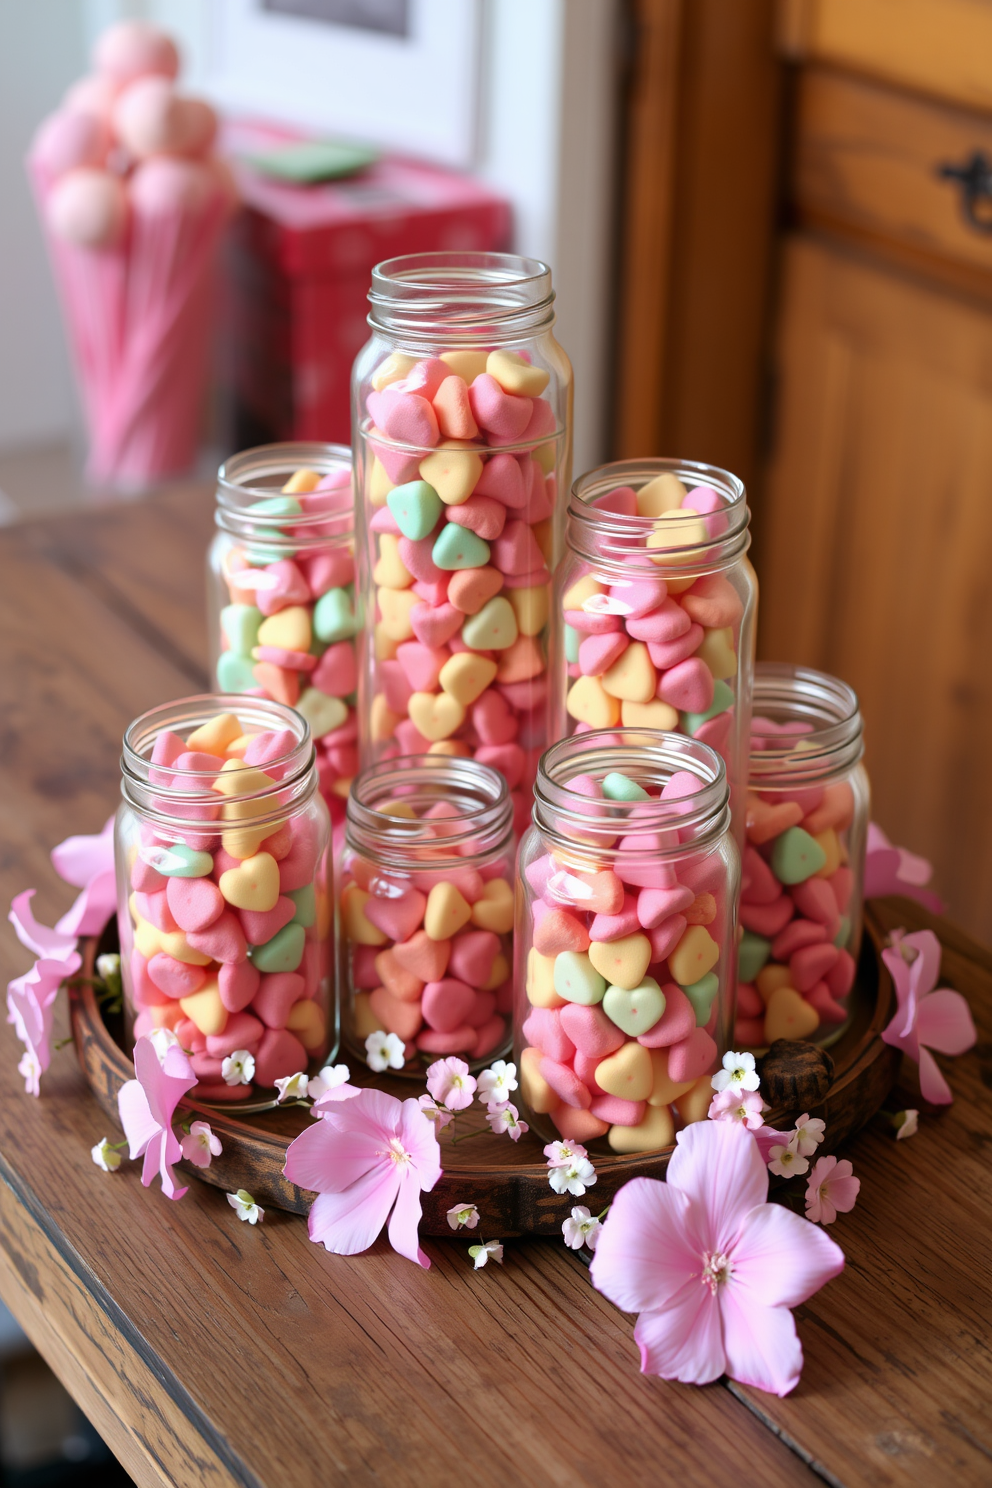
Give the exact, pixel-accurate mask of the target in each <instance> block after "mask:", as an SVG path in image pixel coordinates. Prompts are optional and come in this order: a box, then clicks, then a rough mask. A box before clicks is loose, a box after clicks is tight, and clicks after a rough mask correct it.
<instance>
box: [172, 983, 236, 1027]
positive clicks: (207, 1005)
mask: <svg viewBox="0 0 992 1488" xmlns="http://www.w3.org/2000/svg"><path fill="white" fill-rule="evenodd" d="M179 1006H180V1007H181V1008H182V1010H183V1012H184V1013H185V1015H186V1017H187V1018H189V1020H190V1022H191V1023H195V1024H196V1026H197V1028H198V1029H199V1030H200V1032H201V1033H202V1034H204V1035H205V1036H206V1037H208V1038H209V1036H210V1035H211V1034H218V1033H223V1031H224V1028H225V1025H226V1023H227V1020H228V1017H229V1016H230V1014H229V1013H228V1011H227V1008H226V1007H225V1006H224V1004H223V1003H222V1002H221V1000H220V992H219V991H218V990H217V983H216V982H212V983H210V985H209V986H206V987H204V988H203V990H202V991H200V992H194V993H193V994H192V996H190V997H183V998H181V999H180V1002H179Z"/></svg>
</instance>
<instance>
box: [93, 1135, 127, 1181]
mask: <svg viewBox="0 0 992 1488" xmlns="http://www.w3.org/2000/svg"><path fill="white" fill-rule="evenodd" d="M90 1157H91V1158H92V1159H93V1161H94V1162H95V1163H96V1165H97V1167H98V1168H102V1169H103V1171H104V1172H105V1173H116V1172H117V1169H118V1168H119V1167H120V1165H121V1155H120V1153H119V1152H116V1151H115V1150H114V1148H113V1147H111V1145H110V1143H109V1142H108V1141H107V1139H106V1137H104V1139H103V1141H102V1142H97V1144H96V1146H95V1147H91V1148H90Z"/></svg>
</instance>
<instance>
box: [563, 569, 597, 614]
mask: <svg viewBox="0 0 992 1488" xmlns="http://www.w3.org/2000/svg"><path fill="white" fill-rule="evenodd" d="M605 593H606V590H605V588H604V586H603V585H602V584H601V583H600V582H599V580H598V579H597V578H596V576H595V575H594V574H591V573H589V574H583V575H582V577H581V578H580V579H576V581H575V583H574V584H573V585H572V586H571V588H569V589H566V590H565V593H564V594H563V595H562V598H561V605H562V609H563V610H571V611H576V610H585V609H586V607H587V606H589V607H590V608H592V609H595V608H601V607H602V604H603V599H602V596H603V595H604V594H605Z"/></svg>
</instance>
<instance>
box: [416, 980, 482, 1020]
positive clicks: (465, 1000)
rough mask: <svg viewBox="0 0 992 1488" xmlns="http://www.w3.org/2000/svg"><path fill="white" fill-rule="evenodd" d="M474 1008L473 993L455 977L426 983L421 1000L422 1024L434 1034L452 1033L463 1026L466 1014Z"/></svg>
mask: <svg viewBox="0 0 992 1488" xmlns="http://www.w3.org/2000/svg"><path fill="white" fill-rule="evenodd" d="M474 1006H475V992H474V990H473V989H472V988H471V987H469V986H468V985H467V984H466V983H465V982H460V981H458V980H457V978H455V977H445V978H444V980H443V981H440V982H428V983H427V985H426V987H425V988H424V992H423V997H422V998H421V1003H420V1007H421V1011H422V1013H423V1015H424V1022H425V1023H427V1024H429V1025H430V1027H431V1028H433V1029H434V1031H435V1033H454V1031H455V1030H456V1029H457V1028H461V1027H462V1026H464V1024H465V1017H466V1014H468V1013H470V1012H471V1011H472V1009H473V1007H474Z"/></svg>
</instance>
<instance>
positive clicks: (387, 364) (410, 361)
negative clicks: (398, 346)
mask: <svg viewBox="0 0 992 1488" xmlns="http://www.w3.org/2000/svg"><path fill="white" fill-rule="evenodd" d="M416 361H417V359H416V357H412V356H407V355H406V353H405V352H402V351H392V352H390V354H389V356H387V357H386V358H385V360H384V361H381V362H380V363H379V365H378V367H377V368H376V369H375V371H374V372H373V374H372V386H373V387H374V388H375V390H376V392H377V393H381V392H382V390H383V388H384V387H388V386H389V384H390V383H391V382H399V381H400V379H401V378H404V377H405V376H406V375H407V373H408V372H409V371H411V369H412V368H413V367H415V366H416Z"/></svg>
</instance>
